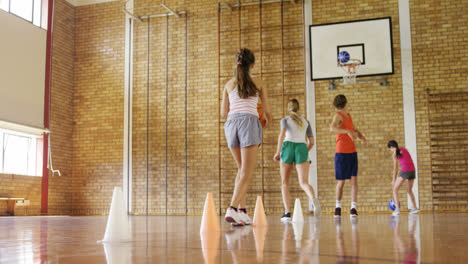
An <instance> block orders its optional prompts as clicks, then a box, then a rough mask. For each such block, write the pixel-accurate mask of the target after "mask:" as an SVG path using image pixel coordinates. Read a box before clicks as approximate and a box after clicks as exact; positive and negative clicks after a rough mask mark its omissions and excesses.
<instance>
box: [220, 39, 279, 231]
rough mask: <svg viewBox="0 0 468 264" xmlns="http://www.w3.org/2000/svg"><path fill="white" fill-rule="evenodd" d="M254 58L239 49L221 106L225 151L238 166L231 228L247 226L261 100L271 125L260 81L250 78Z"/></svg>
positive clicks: (228, 216) (230, 210) (230, 212)
mask: <svg viewBox="0 0 468 264" xmlns="http://www.w3.org/2000/svg"><path fill="white" fill-rule="evenodd" d="M254 64H255V56H254V54H253V53H252V52H251V51H250V50H248V49H245V48H244V49H241V50H239V52H237V55H236V69H235V72H234V77H233V78H232V79H231V80H229V81H228V82H227V84H226V85H225V87H224V91H223V100H222V102H221V115H222V117H223V118H226V117H227V121H226V123H225V124H224V133H225V135H226V140H227V143H228V147H229V149H230V150H231V154H232V156H233V157H234V160H235V161H236V164H237V168H238V169H237V176H236V180H235V186H234V192H233V194H232V199H231V204H230V207H229V208H227V210H226V216H225V220H226V221H227V222H230V223H231V224H233V225H250V224H251V220H250V217H249V215H248V214H247V209H246V197H247V190H248V189H249V182H250V179H251V178H252V174H253V171H254V170H255V166H256V164H257V153H258V146H259V145H260V144H261V143H262V125H261V124H260V120H259V114H258V112H257V104H258V101H259V99H260V101H261V103H262V105H263V115H265V117H266V126H265V127H268V125H269V123H271V114H270V107H269V105H268V98H267V91H266V88H265V87H264V84H263V82H262V80H260V79H257V78H255V77H253V76H251V75H250V71H251V70H252V68H253V67H254Z"/></svg>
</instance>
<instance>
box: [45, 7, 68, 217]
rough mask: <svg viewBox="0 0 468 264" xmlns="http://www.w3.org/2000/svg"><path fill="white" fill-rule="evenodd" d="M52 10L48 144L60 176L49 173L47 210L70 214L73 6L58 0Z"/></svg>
mask: <svg viewBox="0 0 468 264" xmlns="http://www.w3.org/2000/svg"><path fill="white" fill-rule="evenodd" d="M54 10H55V15H54V31H53V36H52V82H51V107H50V108H51V109H50V110H51V111H50V131H51V134H50V147H51V153H52V162H53V167H54V169H55V170H57V169H58V170H60V172H61V174H62V176H61V177H59V176H58V174H57V173H55V175H52V173H50V174H49V205H48V206H49V208H48V213H49V214H53V215H57V214H70V213H71V197H72V193H71V190H72V188H71V183H72V147H73V146H72V130H73V104H72V97H73V83H74V82H73V76H74V66H73V65H74V63H73V62H74V58H73V55H74V50H75V8H74V7H73V6H72V5H70V4H69V3H68V2H66V1H65V0H58V1H55V4H54Z"/></svg>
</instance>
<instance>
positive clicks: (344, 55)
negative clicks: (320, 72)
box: [338, 50, 350, 63]
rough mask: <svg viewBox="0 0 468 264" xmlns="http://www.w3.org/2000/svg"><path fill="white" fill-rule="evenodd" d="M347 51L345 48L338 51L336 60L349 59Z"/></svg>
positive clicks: (343, 60)
mask: <svg viewBox="0 0 468 264" xmlns="http://www.w3.org/2000/svg"><path fill="white" fill-rule="evenodd" d="M349 58H350V57H349V53H348V52H347V51H345V50H343V51H341V52H340V53H338V61H339V62H340V63H346V62H348V61H349Z"/></svg>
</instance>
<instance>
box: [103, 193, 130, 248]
mask: <svg viewBox="0 0 468 264" xmlns="http://www.w3.org/2000/svg"><path fill="white" fill-rule="evenodd" d="M131 238H132V235H131V232H130V224H129V221H128V215H127V210H126V209H125V202H124V197H123V194H122V188H121V187H115V188H114V194H113V195H112V203H111V207H110V210H109V217H108V218H107V226H106V232H105V233H104V238H103V239H102V240H101V241H98V242H128V241H130V240H131Z"/></svg>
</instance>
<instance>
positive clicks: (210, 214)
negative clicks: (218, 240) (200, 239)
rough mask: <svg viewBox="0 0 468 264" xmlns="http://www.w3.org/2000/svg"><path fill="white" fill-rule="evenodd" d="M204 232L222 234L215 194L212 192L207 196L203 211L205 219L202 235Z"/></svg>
mask: <svg viewBox="0 0 468 264" xmlns="http://www.w3.org/2000/svg"><path fill="white" fill-rule="evenodd" d="M204 232H221V227H220V225H219V219H218V214H217V213H216V206H215V203H214V200H213V194H212V193H210V192H209V193H208V194H207V195H206V200H205V209H204V210H203V217H202V221H201V226H200V233H204Z"/></svg>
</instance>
